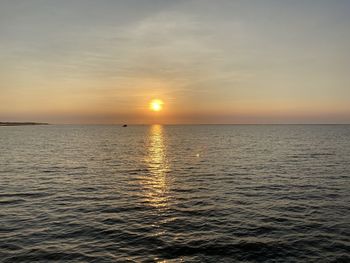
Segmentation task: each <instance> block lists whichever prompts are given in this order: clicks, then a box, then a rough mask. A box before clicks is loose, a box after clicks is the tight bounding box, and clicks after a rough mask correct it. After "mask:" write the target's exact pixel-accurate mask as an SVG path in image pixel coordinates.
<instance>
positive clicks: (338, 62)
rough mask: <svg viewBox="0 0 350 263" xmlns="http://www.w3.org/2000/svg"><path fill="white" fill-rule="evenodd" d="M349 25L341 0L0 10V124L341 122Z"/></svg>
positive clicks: (160, 0) (349, 117) (349, 93)
mask: <svg viewBox="0 0 350 263" xmlns="http://www.w3.org/2000/svg"><path fill="white" fill-rule="evenodd" d="M349 14H350V1H348V0H329V1H328V0H325V1H323V0H314V1H312V0H307V1H304V0H285V1H282V0H274V1H268V0H265V1H264V0H257V1H252V0H248V1H247V0H242V1H234V0H215V1H214V0H194V1H191V0H187V1H185V0H168V1H166V0H138V1H137V0H123V1H122V0H119V1H118V0H99V1H96V0H51V1H50V0H22V1H18V0H0V121H12V120H14V121H45V122H51V123H153V122H158V123H350V49H349V47H350V15H349ZM153 98H159V99H162V100H163V101H164V110H163V111H162V112H160V113H154V112H150V111H149V108H148V103H149V101H150V100H151V99H153Z"/></svg>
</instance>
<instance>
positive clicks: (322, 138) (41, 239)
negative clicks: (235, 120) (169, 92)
mask: <svg viewBox="0 0 350 263" xmlns="http://www.w3.org/2000/svg"><path fill="white" fill-rule="evenodd" d="M349 176H350V126H346V125H325V126H322V125H309V126H308V125H305V126H302V125H300V126H299V125H281V126H279V125H260V126H259V125H258V126H254V125H248V126H234V125H232V126H229V125H216V126H215V125H202V126H157V125H155V126H130V127H127V128H122V127H119V126H30V127H29V126H28V127H0V180H1V181H0V261H2V262H48V261H56V262H179V261H181V260H182V261H184V262H240V261H241V262H350V257H349V249H350V215H349V211H350V209H349V208H350V181H349Z"/></svg>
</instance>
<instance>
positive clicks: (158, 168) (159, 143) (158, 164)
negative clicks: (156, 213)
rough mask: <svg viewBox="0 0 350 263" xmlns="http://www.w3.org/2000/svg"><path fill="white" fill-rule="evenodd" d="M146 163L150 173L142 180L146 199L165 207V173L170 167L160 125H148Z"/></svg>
mask: <svg viewBox="0 0 350 263" xmlns="http://www.w3.org/2000/svg"><path fill="white" fill-rule="evenodd" d="M146 164H147V166H148V170H149V172H150V175H149V176H147V177H146V178H145V180H144V181H143V186H144V190H145V196H146V201H147V202H148V203H149V204H150V205H151V206H152V207H156V208H166V207H167V201H168V180H167V173H168V171H169V170H170V168H169V162H168V158H167V150H166V144H165V138H164V127H163V126H162V125H152V126H151V127H150V130H149V139H148V155H147V157H146Z"/></svg>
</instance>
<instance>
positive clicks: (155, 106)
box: [149, 99, 164, 111]
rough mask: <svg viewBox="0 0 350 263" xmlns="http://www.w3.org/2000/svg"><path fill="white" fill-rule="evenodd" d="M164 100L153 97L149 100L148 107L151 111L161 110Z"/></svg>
mask: <svg viewBox="0 0 350 263" xmlns="http://www.w3.org/2000/svg"><path fill="white" fill-rule="evenodd" d="M163 104H164V102H163V101H162V100H159V99H154V100H152V101H151V102H150V104H149V107H150V109H151V110H152V111H161V110H162V109H163Z"/></svg>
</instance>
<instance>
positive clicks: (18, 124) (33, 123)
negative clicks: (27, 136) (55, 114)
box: [0, 122, 49, 126]
mask: <svg viewBox="0 0 350 263" xmlns="http://www.w3.org/2000/svg"><path fill="white" fill-rule="evenodd" d="M25 125H49V124H48V123H41V122H0V126H25Z"/></svg>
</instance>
